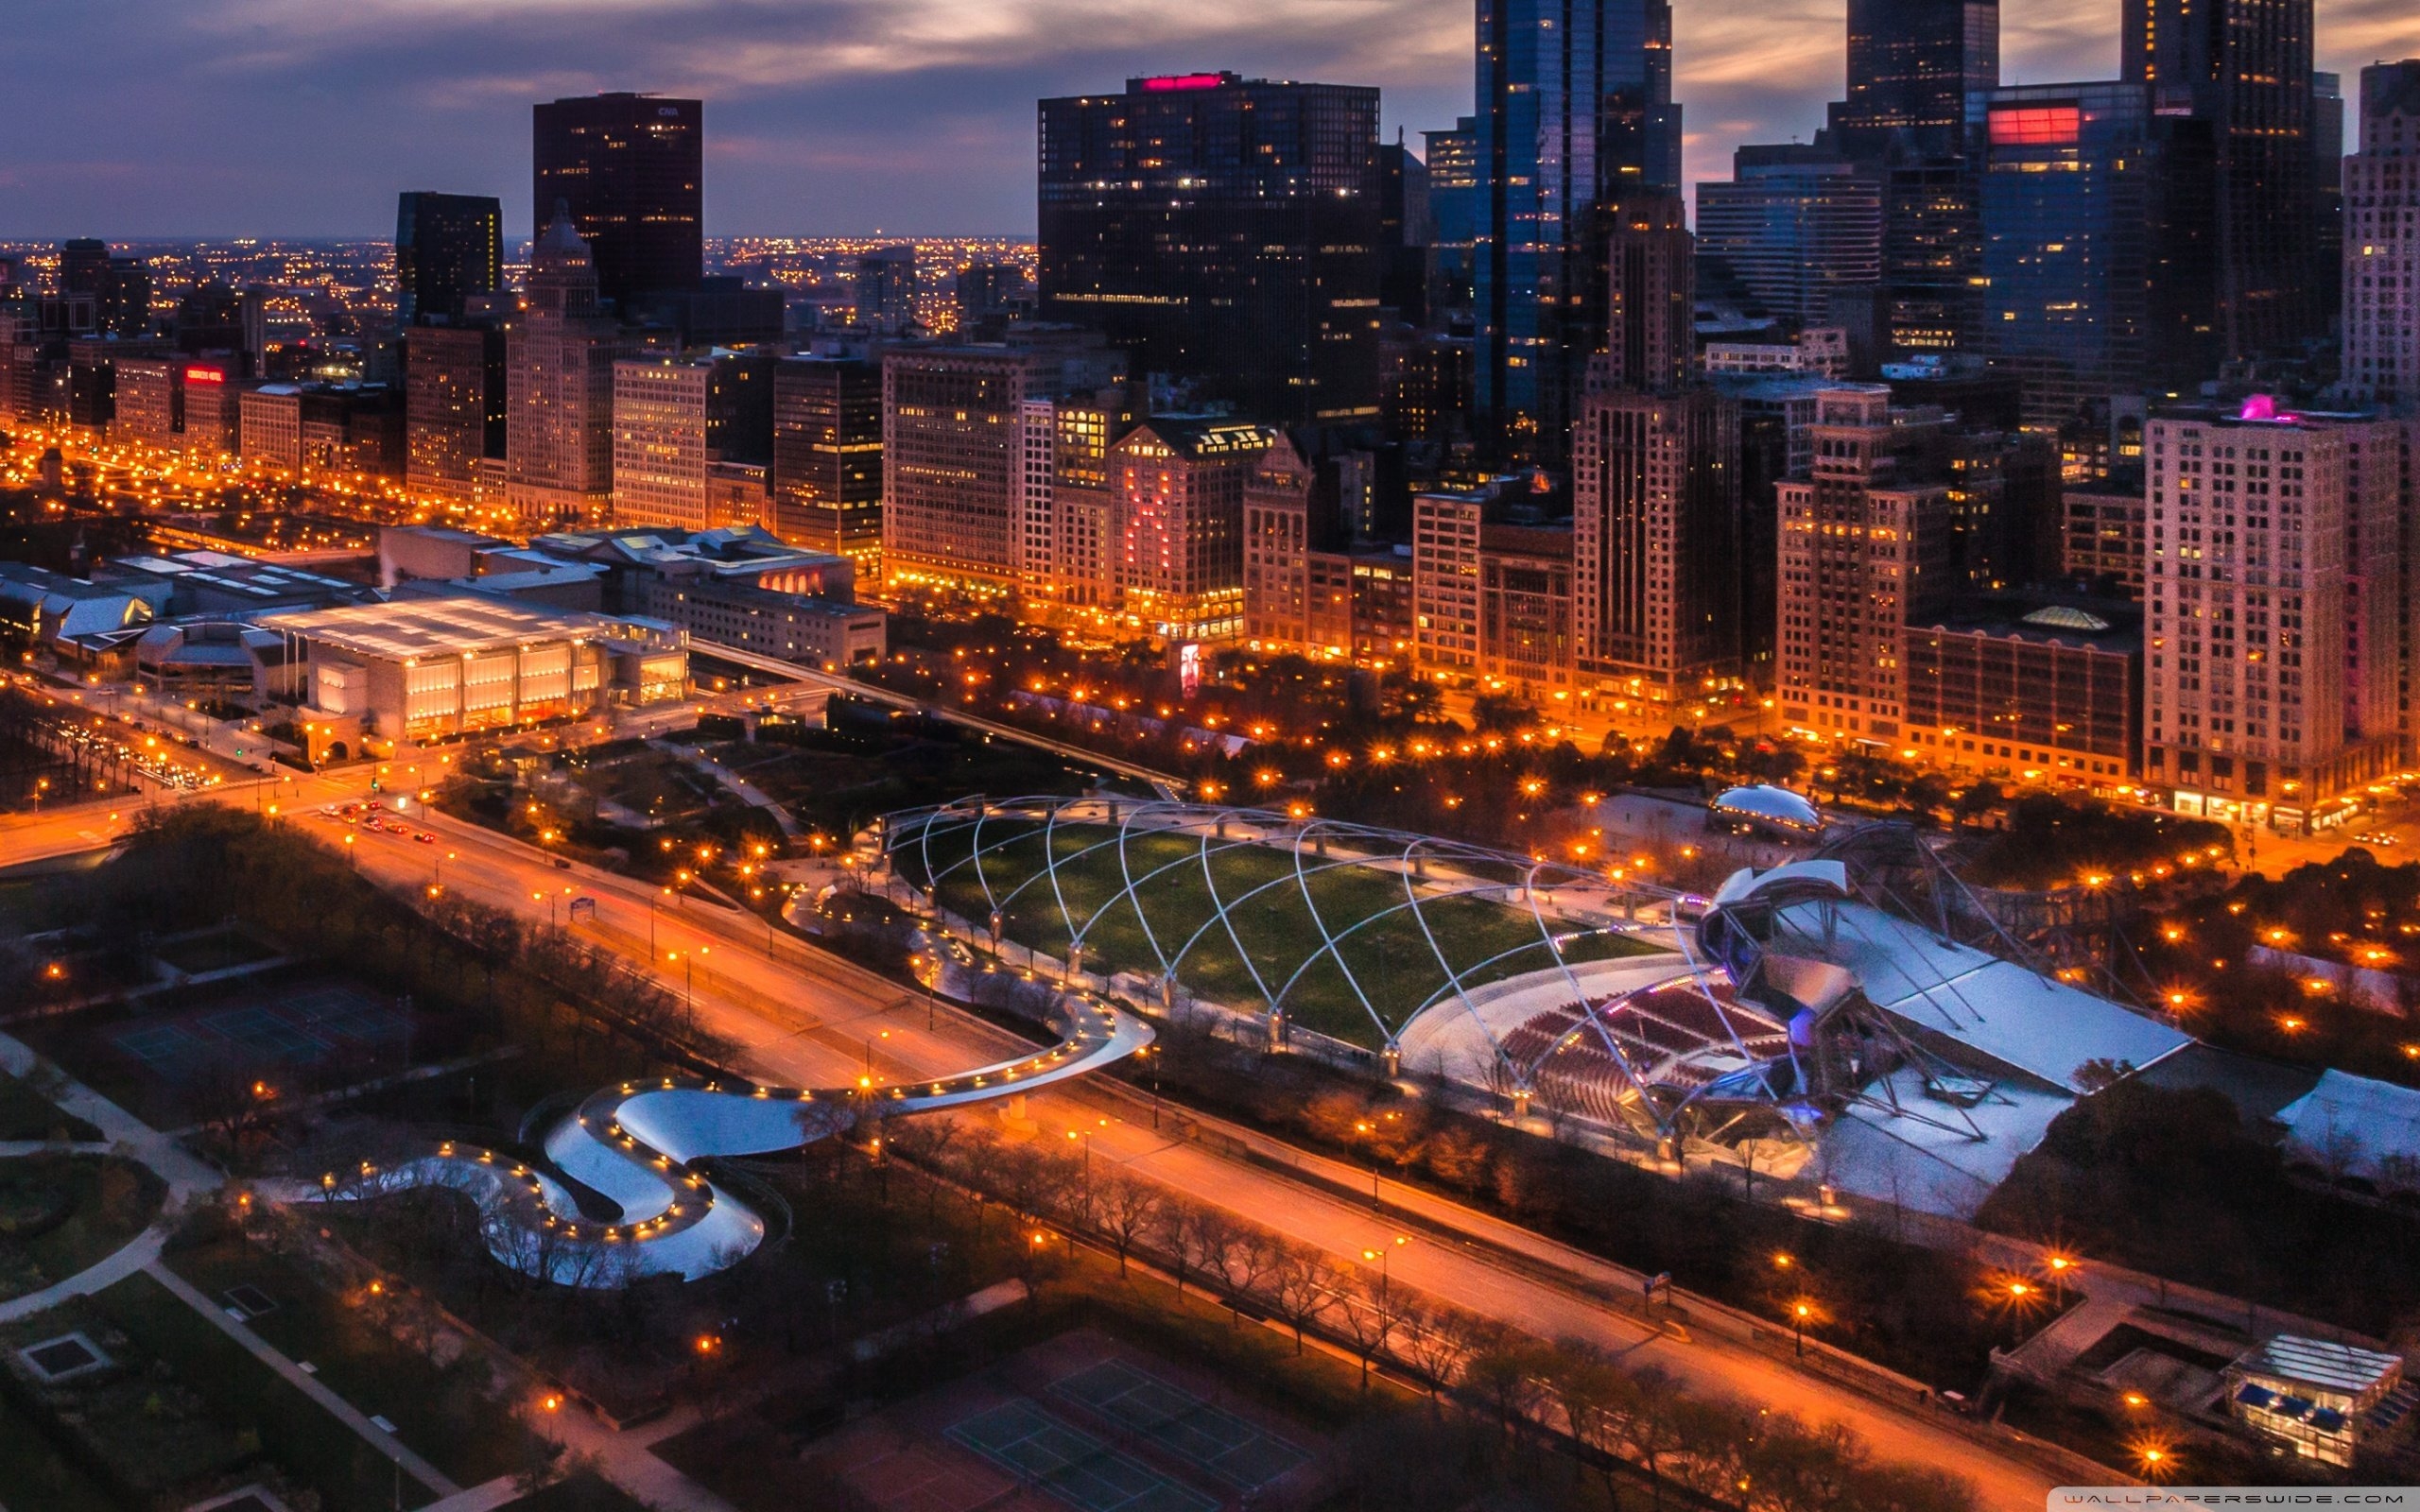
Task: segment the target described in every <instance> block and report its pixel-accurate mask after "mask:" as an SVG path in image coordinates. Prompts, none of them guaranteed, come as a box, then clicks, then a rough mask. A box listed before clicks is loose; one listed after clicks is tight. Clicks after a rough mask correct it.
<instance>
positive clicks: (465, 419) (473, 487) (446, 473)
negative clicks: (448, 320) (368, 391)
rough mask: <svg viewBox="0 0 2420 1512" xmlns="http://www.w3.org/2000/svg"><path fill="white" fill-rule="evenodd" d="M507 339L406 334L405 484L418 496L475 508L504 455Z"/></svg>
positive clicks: (439, 329)
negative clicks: (485, 475) (487, 474)
mask: <svg viewBox="0 0 2420 1512" xmlns="http://www.w3.org/2000/svg"><path fill="white" fill-rule="evenodd" d="M506 393H507V385H506V377H505V338H504V332H503V331H502V330H500V329H495V328H493V327H487V328H483V327H480V326H476V325H459V326H417V327H414V328H413V329H411V330H409V331H406V333H405V334H404V481H405V482H406V484H407V485H408V486H409V487H410V489H411V490H412V491H413V492H414V493H425V494H432V495H436V496H438V497H441V498H445V499H452V500H456V501H458V502H461V503H466V504H467V503H469V502H471V501H472V500H473V499H475V497H477V496H478V492H479V486H480V481H481V475H482V472H483V471H484V470H483V468H482V466H481V464H482V463H483V462H484V461H486V460H487V459H488V458H490V457H501V456H503V455H504V436H505V397H506Z"/></svg>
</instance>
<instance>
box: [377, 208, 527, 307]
mask: <svg viewBox="0 0 2420 1512" xmlns="http://www.w3.org/2000/svg"><path fill="white" fill-rule="evenodd" d="M503 283H504V207H503V205H501V204H500V203H498V202H497V201H496V200H494V199H493V198H489V197H487V196H484V195H441V194H432V193H429V192H427V191H425V190H412V191H406V193H404V194H402V195H399V196H397V197H396V199H395V323H396V324H397V325H399V326H413V325H422V324H425V323H427V322H429V321H431V320H458V319H460V318H462V308H463V302H464V301H467V300H469V299H470V298H471V297H472V296H473V295H475V294H493V293H494V292H495V291H496V290H497V289H498V288H501V287H502V286H503Z"/></svg>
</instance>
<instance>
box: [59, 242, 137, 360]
mask: <svg viewBox="0 0 2420 1512" xmlns="http://www.w3.org/2000/svg"><path fill="white" fill-rule="evenodd" d="M59 292H60V293H61V294H71V295H72V294H82V295H89V296H91V298H92V301H93V315H94V323H95V326H96V327H97V328H98V329H99V330H101V331H103V332H105V333H113V334H115V335H122V336H139V335H143V334H144V333H145V332H147V331H148V330H149V329H150V326H151V269H150V268H149V267H148V266H146V265H145V264H144V262H143V259H141V258H139V257H115V256H112V255H111V253H110V244H109V243H107V242H105V241H101V240H99V239H97V238H95V237H89V236H86V237H78V238H76V239H74V240H71V241H68V242H64V243H62V244H61V247H60V249H59Z"/></svg>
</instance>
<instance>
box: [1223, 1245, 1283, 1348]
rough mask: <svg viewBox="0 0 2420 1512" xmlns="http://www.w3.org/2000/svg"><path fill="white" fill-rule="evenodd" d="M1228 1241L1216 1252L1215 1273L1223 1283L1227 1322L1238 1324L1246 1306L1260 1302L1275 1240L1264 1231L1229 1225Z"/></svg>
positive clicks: (1275, 1250) (1276, 1251)
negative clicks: (1225, 1287)
mask: <svg viewBox="0 0 2420 1512" xmlns="http://www.w3.org/2000/svg"><path fill="white" fill-rule="evenodd" d="M1230 1234H1231V1237H1230V1239H1229V1241H1228V1243H1227V1244H1225V1245H1224V1246H1220V1248H1219V1251H1218V1259H1217V1264H1216V1267H1215V1268H1216V1269H1217V1271H1218V1273H1219V1280H1223V1281H1225V1282H1226V1283H1227V1307H1228V1321H1230V1322H1232V1323H1237V1324H1240V1323H1241V1322H1242V1321H1243V1315H1244V1314H1243V1310H1244V1307H1245V1305H1246V1304H1247V1303H1256V1302H1258V1301H1260V1300H1262V1297H1261V1293H1262V1291H1263V1289H1264V1284H1265V1283H1266V1281H1267V1280H1268V1279H1269V1275H1270V1272H1271V1270H1272V1269H1273V1268H1274V1267H1275V1265H1276V1263H1277V1258H1278V1254H1279V1247H1278V1242H1277V1238H1276V1236H1275V1235H1274V1234H1271V1233H1270V1232H1269V1231H1268V1230H1266V1229H1259V1228H1256V1227H1252V1226H1249V1225H1245V1224H1240V1223H1237V1224H1231V1225H1230Z"/></svg>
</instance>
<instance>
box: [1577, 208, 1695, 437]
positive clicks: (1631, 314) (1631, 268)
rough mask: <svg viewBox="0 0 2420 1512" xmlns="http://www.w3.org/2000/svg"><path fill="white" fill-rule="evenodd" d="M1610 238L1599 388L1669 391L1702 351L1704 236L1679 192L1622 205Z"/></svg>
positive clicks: (1685, 375) (1682, 379) (1681, 381)
mask: <svg viewBox="0 0 2420 1512" xmlns="http://www.w3.org/2000/svg"><path fill="white" fill-rule="evenodd" d="M1612 220H1613V230H1612V232H1611V233H1610V234H1609V235H1608V236H1607V238H1606V246H1605V267H1606V275H1607V300H1606V312H1605V354H1606V361H1605V363H1604V365H1603V367H1602V369H1600V370H1599V372H1597V373H1595V374H1593V375H1592V376H1593V377H1594V378H1595V379H1596V383H1595V384H1594V385H1593V386H1592V387H1611V388H1635V389H1643V390H1646V391H1649V392H1670V391H1671V390H1674V389H1677V388H1679V387H1682V386H1683V385H1684V384H1686V383H1687V382H1688V381H1689V377H1690V373H1691V370H1692V369H1693V367H1694V366H1695V363H1694V358H1695V355H1696V348H1697V269H1696V257H1697V238H1696V237H1694V236H1691V235H1690V234H1689V226H1688V212H1687V209H1686V208H1685V206H1684V205H1683V204H1682V203H1681V197H1680V196H1678V195H1643V196H1641V197H1639V198H1638V199H1637V200H1636V201H1634V202H1632V203H1627V204H1623V205H1620V206H1616V207H1615V210H1614V213H1613V215H1612Z"/></svg>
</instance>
